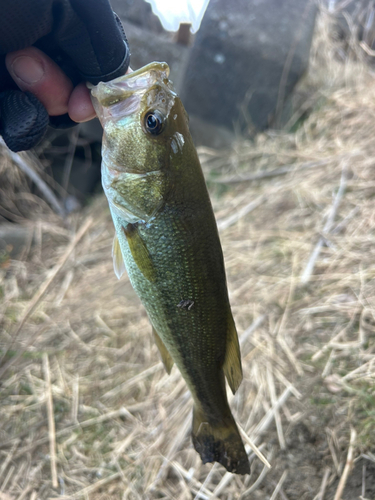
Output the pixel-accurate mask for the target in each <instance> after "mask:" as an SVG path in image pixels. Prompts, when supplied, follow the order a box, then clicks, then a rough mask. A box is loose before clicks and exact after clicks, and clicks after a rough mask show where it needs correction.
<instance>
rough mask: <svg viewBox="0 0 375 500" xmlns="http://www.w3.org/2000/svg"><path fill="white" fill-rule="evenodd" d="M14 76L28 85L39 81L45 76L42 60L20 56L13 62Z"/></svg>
mask: <svg viewBox="0 0 375 500" xmlns="http://www.w3.org/2000/svg"><path fill="white" fill-rule="evenodd" d="M11 68H12V72H13V74H14V76H16V77H17V78H19V79H20V80H22V81H23V82H24V83H26V84H27V85H33V84H34V83H37V82H39V81H40V80H41V79H42V78H43V76H44V67H43V64H42V63H41V61H39V60H38V59H34V58H32V57H29V56H19V57H17V58H16V59H15V60H14V61H13V63H12V66H11Z"/></svg>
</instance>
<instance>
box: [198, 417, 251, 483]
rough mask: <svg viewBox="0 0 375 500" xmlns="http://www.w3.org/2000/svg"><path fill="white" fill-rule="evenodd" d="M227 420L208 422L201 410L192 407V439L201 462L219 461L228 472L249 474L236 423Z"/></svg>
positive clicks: (247, 461) (232, 420)
mask: <svg viewBox="0 0 375 500" xmlns="http://www.w3.org/2000/svg"><path fill="white" fill-rule="evenodd" d="M226 420H227V421H225V422H224V421H221V422H215V423H213V422H208V419H207V417H206V416H205V415H204V413H203V411H202V410H200V409H199V408H196V407H194V411H193V432H192V439H193V445H194V448H195V449H196V450H197V452H198V453H199V455H200V456H201V459H202V462H203V463H204V464H205V463H207V462H219V463H221V465H224V467H225V468H226V469H227V471H229V472H233V473H235V474H250V465H249V459H248V457H247V454H246V451H245V447H244V445H243V442H242V439H241V437H240V433H239V431H238V428H237V425H236V423H235V421H234V419H233V417H231V418H230V419H229V418H228V419H226Z"/></svg>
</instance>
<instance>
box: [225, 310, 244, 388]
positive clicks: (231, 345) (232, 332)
mask: <svg viewBox="0 0 375 500" xmlns="http://www.w3.org/2000/svg"><path fill="white" fill-rule="evenodd" d="M229 314H230V319H229V322H228V323H229V327H228V332H227V347H226V353H225V360H224V365H223V370H224V374H225V377H226V379H227V380H228V384H229V387H230V388H231V390H232V392H233V394H235V392H236V391H237V389H238V388H239V386H240V384H241V381H242V366H241V353H240V345H239V343H238V336H237V330H236V326H235V324H234V321H233V318H232V314H231V313H229Z"/></svg>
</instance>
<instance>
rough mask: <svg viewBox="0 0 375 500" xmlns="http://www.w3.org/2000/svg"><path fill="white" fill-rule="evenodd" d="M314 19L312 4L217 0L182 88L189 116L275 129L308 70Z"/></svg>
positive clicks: (231, 126)
mask: <svg viewBox="0 0 375 500" xmlns="http://www.w3.org/2000/svg"><path fill="white" fill-rule="evenodd" d="M315 16H316V6H315V3H314V2H312V1H309V0H307V1H301V0H282V1H281V0H231V2H228V1H227V0H211V2H210V4H209V5H208V8H207V11H206V13H205V16H204V18H203V21H202V25H201V28H200V29H199V31H198V33H197V35H196V39H195V43H194V45H193V47H192V49H191V52H190V59H189V63H188V65H187V69H186V73H185V77H184V84H183V87H182V91H181V97H182V99H183V102H184V104H185V107H186V109H187V111H188V113H189V114H191V115H196V116H198V117H199V118H201V119H203V120H205V121H207V122H210V123H213V124H215V125H218V126H221V127H223V126H224V127H227V128H228V129H231V130H233V129H234V128H235V126H237V127H238V125H240V127H241V128H242V129H243V128H246V127H248V126H250V124H251V125H252V126H254V125H255V127H256V128H259V129H263V128H265V127H267V126H268V125H270V124H274V123H275V119H276V118H277V117H276V115H280V116H281V111H282V104H283V103H284V102H285V100H286V98H287V97H288V95H289V94H290V93H291V91H292V90H293V87H294V86H295V84H296V83H297V81H298V80H299V78H300V77H301V75H302V74H303V73H304V71H305V70H306V68H307V65H308V60H309V51H310V45H311V39H312V34H313V29H314V23H315ZM193 135H194V136H195V138H196V140H197V142H201V143H202V142H205V138H204V137H203V136H202V135H201V134H200V135H199V137H197V135H196V134H194V130H193Z"/></svg>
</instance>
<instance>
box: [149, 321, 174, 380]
mask: <svg viewBox="0 0 375 500" xmlns="http://www.w3.org/2000/svg"><path fill="white" fill-rule="evenodd" d="M152 333H153V334H154V339H155V343H156V345H157V347H158V349H159V352H160V354H161V360H162V361H163V365H164V367H165V369H166V371H167V373H168V375H169V374H170V373H171V370H172V366H173V359H172V356H171V355H170V354H169V352H168V351H167V348H166V347H165V345H164V343H163V341H162V340H161V338H160V337H159V335H158V334H157V333H156V331H155V328H154V327H152Z"/></svg>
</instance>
